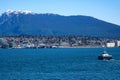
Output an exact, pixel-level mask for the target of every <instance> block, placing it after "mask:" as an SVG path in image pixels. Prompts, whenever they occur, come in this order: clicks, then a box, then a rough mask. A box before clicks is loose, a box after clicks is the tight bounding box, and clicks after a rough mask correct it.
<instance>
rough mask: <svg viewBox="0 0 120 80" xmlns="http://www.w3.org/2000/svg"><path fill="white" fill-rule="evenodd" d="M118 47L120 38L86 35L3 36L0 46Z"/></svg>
mask: <svg viewBox="0 0 120 80" xmlns="http://www.w3.org/2000/svg"><path fill="white" fill-rule="evenodd" d="M110 43H112V44H115V45H114V47H117V46H118V45H117V44H119V39H107V38H97V37H85V36H1V37H0V48H70V47H71V48H72V47H102V46H103V45H106V46H107V47H111V46H110Z"/></svg>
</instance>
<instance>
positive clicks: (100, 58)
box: [98, 56, 112, 60]
mask: <svg viewBox="0 0 120 80" xmlns="http://www.w3.org/2000/svg"><path fill="white" fill-rule="evenodd" d="M110 59H112V57H111V56H98V60H110Z"/></svg>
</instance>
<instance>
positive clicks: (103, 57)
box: [98, 51, 112, 60]
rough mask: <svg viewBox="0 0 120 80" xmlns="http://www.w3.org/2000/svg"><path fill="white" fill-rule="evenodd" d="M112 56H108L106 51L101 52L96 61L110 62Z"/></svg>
mask: <svg viewBox="0 0 120 80" xmlns="http://www.w3.org/2000/svg"><path fill="white" fill-rule="evenodd" d="M111 59H112V55H110V54H108V53H107V52H106V51H103V53H102V54H101V55H99V56H98V60H111Z"/></svg>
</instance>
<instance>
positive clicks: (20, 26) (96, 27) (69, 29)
mask: <svg viewBox="0 0 120 80" xmlns="http://www.w3.org/2000/svg"><path fill="white" fill-rule="evenodd" d="M20 34H29V35H82V36H96V37H107V38H120V26H118V25H115V24H112V23H108V22H105V21H102V20H99V19H96V18H93V17H90V16H80V15H75V16H62V15H57V14H37V13H32V12H31V11H7V12H5V13H3V14H2V15H1V16H0V35H20Z"/></svg>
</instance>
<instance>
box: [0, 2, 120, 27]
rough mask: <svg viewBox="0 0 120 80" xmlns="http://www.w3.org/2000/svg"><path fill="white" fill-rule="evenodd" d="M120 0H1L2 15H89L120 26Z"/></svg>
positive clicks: (0, 9)
mask: <svg viewBox="0 0 120 80" xmlns="http://www.w3.org/2000/svg"><path fill="white" fill-rule="evenodd" d="M119 8H120V0H1V1H0V13H3V12H5V11H6V10H7V9H11V10H30V11H32V12H36V13H54V14H61V15H87V16H92V17H95V18H98V19H101V20H104V21H107V22H111V23H114V24H118V25H120V9H119Z"/></svg>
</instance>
